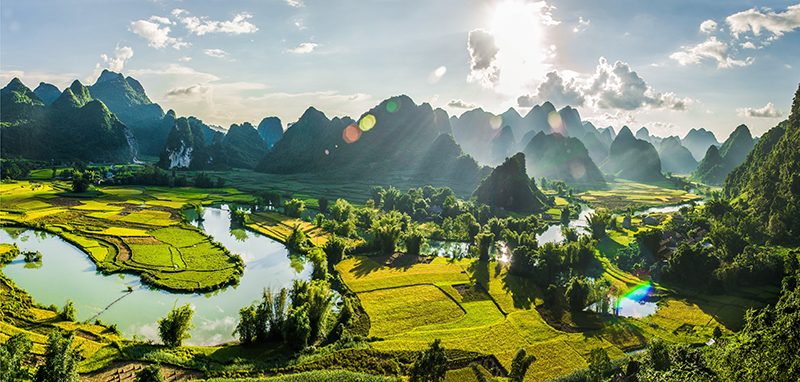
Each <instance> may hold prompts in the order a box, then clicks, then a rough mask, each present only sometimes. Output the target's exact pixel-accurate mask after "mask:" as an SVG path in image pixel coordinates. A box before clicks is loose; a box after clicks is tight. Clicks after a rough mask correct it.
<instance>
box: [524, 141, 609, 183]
mask: <svg viewBox="0 0 800 382" xmlns="http://www.w3.org/2000/svg"><path fill="white" fill-rule="evenodd" d="M523 153H524V154H525V158H526V160H527V162H526V166H527V169H528V174H529V175H530V176H531V177H532V178H540V177H545V178H547V179H551V180H563V181H564V182H566V183H569V184H582V185H587V186H591V187H593V188H604V187H606V182H605V180H604V179H603V173H602V172H600V170H599V169H598V168H597V165H595V163H594V161H592V158H590V157H589V151H588V150H587V149H586V147H584V146H583V143H581V141H580V140H579V139H578V138H572V137H565V136H563V135H560V134H545V133H543V132H539V134H536V136H535V137H533V139H531V141H530V142H528V145H527V146H526V147H525V151H523Z"/></svg>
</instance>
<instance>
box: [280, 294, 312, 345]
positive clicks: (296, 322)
mask: <svg viewBox="0 0 800 382" xmlns="http://www.w3.org/2000/svg"><path fill="white" fill-rule="evenodd" d="M310 337H311V324H310V322H309V319H308V305H302V306H300V307H299V308H297V309H292V311H291V313H290V314H289V316H288V317H287V318H286V321H284V323H283V341H284V343H285V344H286V345H287V346H289V347H290V348H291V349H293V350H295V351H296V350H302V349H305V347H306V346H308V339H309V338H310Z"/></svg>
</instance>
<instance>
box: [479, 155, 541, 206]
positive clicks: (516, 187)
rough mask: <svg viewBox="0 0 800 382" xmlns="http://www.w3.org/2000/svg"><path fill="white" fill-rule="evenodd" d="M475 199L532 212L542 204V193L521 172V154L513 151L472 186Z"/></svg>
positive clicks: (523, 160) (523, 171)
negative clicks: (486, 175)
mask: <svg viewBox="0 0 800 382" xmlns="http://www.w3.org/2000/svg"><path fill="white" fill-rule="evenodd" d="M473 196H475V197H476V198H477V201H478V203H481V204H486V205H489V206H497V207H502V208H505V209H507V210H510V211H517V212H535V211H538V210H540V209H541V208H542V207H544V205H545V204H546V203H545V202H544V200H545V198H544V194H542V192H541V191H539V189H538V188H537V187H536V184H535V183H534V182H531V181H530V179H529V178H528V174H527V173H526V172H525V154H522V153H517V154H516V155H514V156H513V157H511V158H508V159H507V160H506V161H505V162H504V163H503V164H502V165H500V166H497V167H496V168H495V169H494V170H492V173H491V174H490V175H489V176H488V177H487V178H486V179H484V180H483V181H481V184H480V185H479V186H478V188H477V189H475V192H474V193H473Z"/></svg>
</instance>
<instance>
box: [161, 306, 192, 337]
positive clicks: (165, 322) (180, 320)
mask: <svg viewBox="0 0 800 382" xmlns="http://www.w3.org/2000/svg"><path fill="white" fill-rule="evenodd" d="M193 315H194V310H192V307H191V306H190V305H189V304H188V303H186V304H185V305H183V306H181V307H180V308H177V309H176V308H173V309H172V311H170V312H169V314H168V315H167V317H165V318H162V319H160V320H158V335H159V337H161V342H163V343H164V345H167V346H169V347H176V346H181V344H182V343H183V340H185V339H189V338H192V335H191V334H189V330H191V329H192V328H194V325H193V324H192V316H193Z"/></svg>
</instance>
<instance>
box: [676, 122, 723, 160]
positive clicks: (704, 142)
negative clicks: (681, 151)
mask: <svg viewBox="0 0 800 382" xmlns="http://www.w3.org/2000/svg"><path fill="white" fill-rule="evenodd" d="M681 144H682V145H683V147H686V148H687V149H689V151H691V152H692V156H693V157H694V159H695V160H701V159H703V155H705V153H706V151H708V148H709V147H710V146H719V142H717V137H715V136H714V133H712V132H710V131H707V130H706V129H704V128H700V129H691V130H689V132H688V133H687V134H686V136H685V137H683V139H681Z"/></svg>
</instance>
